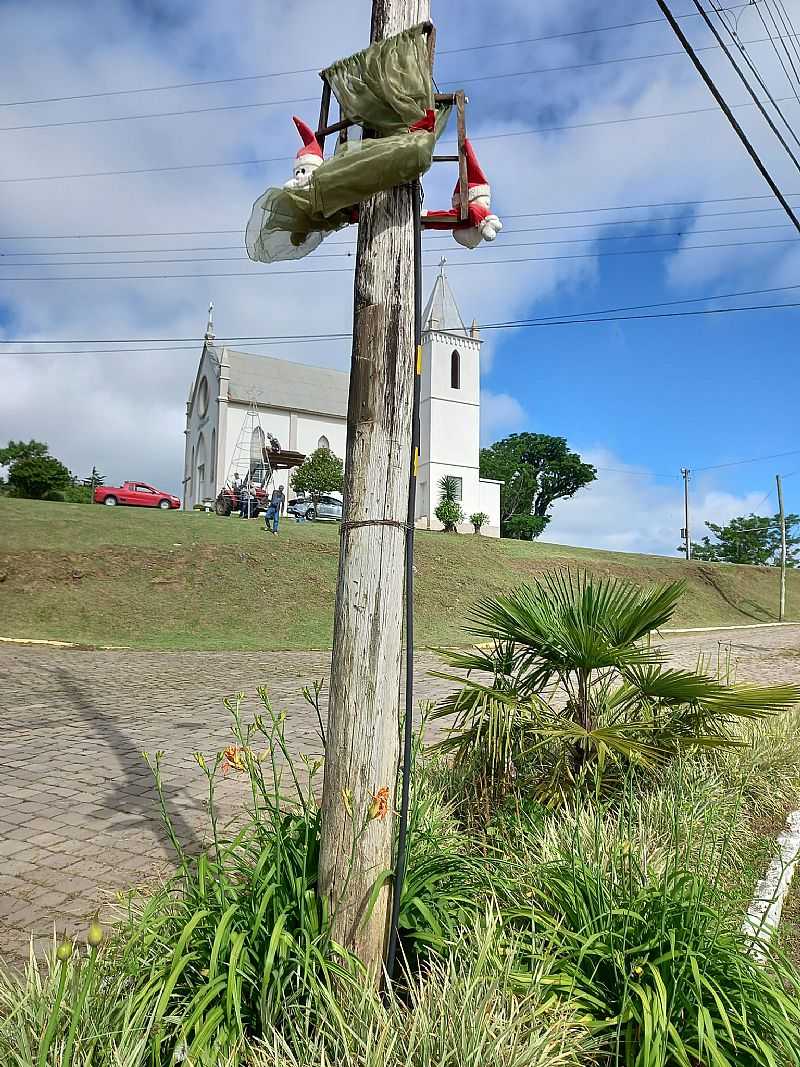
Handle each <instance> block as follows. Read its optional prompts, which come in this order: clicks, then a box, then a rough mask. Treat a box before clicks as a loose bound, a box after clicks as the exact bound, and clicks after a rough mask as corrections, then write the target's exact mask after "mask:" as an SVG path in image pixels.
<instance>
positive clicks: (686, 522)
mask: <svg viewBox="0 0 800 1067" xmlns="http://www.w3.org/2000/svg"><path fill="white" fill-rule="evenodd" d="M681 474H682V475H683V532H684V536H685V538H686V558H687V559H691V558H692V532H691V530H690V529H689V468H688V467H681Z"/></svg>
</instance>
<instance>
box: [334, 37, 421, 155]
mask: <svg viewBox="0 0 800 1067" xmlns="http://www.w3.org/2000/svg"><path fill="white" fill-rule="evenodd" d="M323 74H324V75H325V77H326V78H327V80H328V81H329V83H330V86H331V89H332V90H333V92H334V94H335V96H336V99H337V100H338V101H339V104H340V105H341V108H342V114H343V115H347V117H348V118H349V119H354V120H355V121H356V122H358V123H360V124H361V125H362V126H367V127H370V128H371V129H373V130H377V132H378V133H381V134H390V133H397V132H398V131H400V130H407V129H408V127H409V126H410V125H411V124H412V123H413V122H416V121H417V120H418V119H421V118H423V116H424V115H425V112H426V111H428V110H429V109H430V108H432V107H433V80H432V78H431V68H430V58H429V56H428V37H427V35H426V34H425V32H424V31H423V28H422V26H415V27H413V28H412V29H410V30H406V31H405V32H404V33H398V34H397V35H396V36H395V37H389V38H387V39H386V40H385V41H378V42H377V43H376V44H373V45H370V47H369V48H365V49H364V51H363V52H358V53H357V54H356V55H354V56H350V57H349V58H347V59H340V60H339V61H338V62H337V63H334V64H332V66H330V67H328V68H327V70H325V71H323Z"/></svg>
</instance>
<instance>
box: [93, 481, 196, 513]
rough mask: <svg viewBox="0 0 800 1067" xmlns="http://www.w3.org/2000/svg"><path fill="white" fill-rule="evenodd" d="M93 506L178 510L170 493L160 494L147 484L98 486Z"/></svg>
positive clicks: (176, 502) (175, 498)
mask: <svg viewBox="0 0 800 1067" xmlns="http://www.w3.org/2000/svg"><path fill="white" fill-rule="evenodd" d="M94 502H95V504H107V505H108V506H109V507H115V506H116V505H117V504H131V505H133V506H134V507H140V508H161V509H162V510H163V511H167V509H168V508H179V507H180V506H181V502H180V500H179V499H178V498H177V497H176V496H173V495H172V493H162V492H161V490H160V489H156V488H155V486H153V485H148V484H147V482H123V483H122V485H98V486H97V488H96V489H95V491H94Z"/></svg>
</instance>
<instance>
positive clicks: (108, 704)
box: [0, 626, 800, 966]
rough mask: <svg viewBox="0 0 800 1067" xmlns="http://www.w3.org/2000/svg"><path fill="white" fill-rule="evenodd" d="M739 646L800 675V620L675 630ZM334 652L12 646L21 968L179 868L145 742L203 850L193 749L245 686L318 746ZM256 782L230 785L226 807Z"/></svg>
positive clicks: (1, 665) (315, 749)
mask: <svg viewBox="0 0 800 1067" xmlns="http://www.w3.org/2000/svg"><path fill="white" fill-rule="evenodd" d="M721 641H722V642H724V644H725V646H727V645H729V644H732V646H733V655H734V656H735V658H736V660H737V662H738V664H739V670H738V675H739V677H740V679H745V678H746V679H748V680H752V681H760V682H765V683H766V682H778V681H790V680H795V681H800V626H798V627H787V628H784V629H780V630H777V629H764V630H757V629H753V630H734V631H725V632H723V631H716V632H714V633H708V634H691V635H682V636H680V637H677V636H676V637H672V638H671V639H670V647H671V650H672V653H673V656H674V658H675V661H676V663H679V664H680V665H684V666H694V665H695V663H696V659H697V655H698V653H699V652H701V651H702V652H704V653H707V654H708V655H709V656H711V657H712V658H713V659H714V661H716V656H717V653H718V650H719V647H720V642H721ZM329 661H330V656H329V654H328V653H322V652H320V653H312V652H306V653H296V652H292V653H261V654H250V653H204V652H181V653H147V652H128V651H125V652H122V651H120V652H80V651H71V650H65V649H48V648H35V647H27V646H19V645H3V646H0V742H1V743H2V748H1V749H0V751H1V752H2V763H3V774H2V777H1V778H0V944H1V945H2V953H3V957H4V959H5V960H6V962H7V963H9V964H10V965H12V966H18V965H19V964H20V962H21V961H22V959H23V957H24V955H25V954H26V952H27V944H28V941H29V938H30V936H31V934H33V935H34V936H35V937H36V939H37V944H44V943H45V942H46V939H47V938H48V937H51V936H52V929H53V924H54V923H56V924H57V925H58V927H59V929H61V928H62V927H66V928H67V929H72V928H74V927H75V926H76V925H79V924H82V923H83V922H84V921H85V919H86V916H87V915H89V914H91V913H92V912H93V911H94V910H95V908H96V907H97V906H99V905H102V904H103V903H106V902H109V901H111V900H113V897H114V894H115V892H116V891H118V890H120V889H124V888H126V887H130V886H132V885H136V884H139V883H143V882H146V881H148V880H149V879H152V878H153V877H154V876H157V875H158V874H159V873H162V872H164V871H166V870H167V869H168V867H169V862H170V848H169V844H168V842H167V840H166V837H165V834H164V832H163V828H162V825H161V821H160V818H159V815H158V811H157V807H156V798H155V793H154V789H153V781H152V775H151V773H150V771H149V769H148V768H147V766H146V764H145V763H144V761H143V759H142V756H141V753H142V751H143V750H144V751H148V752H151V753H154V752H156V751H158V750H161V751H163V752H164V763H163V766H164V778H165V784H166V792H167V799H168V804H169V807H170V811H171V813H172V815H173V819H174V822H175V826H176V829H177V832H178V835H179V837H180V838H181V839H182V840H183V841H184V842H186V843H187V844H189V845H190V846H191V845H193V846H195V847H196V846H197V845H198V844H199V842H200V841H202V839H203V834H204V830H205V827H206V807H205V796H206V792H205V780H204V778H203V776H202V774H201V773H200V771H199V769H198V767H197V766H196V764H195V762H194V760H193V758H192V752H193V751H195V750H198V749H199V750H201V751H204V752H206V753H213V752H218V751H220V750H221V749H222V748H224V747H225V745H227V744H228V743H229V742H230V740H231V735H230V715H229V712H228V711H227V710H226V709H225V708H224V707H223V704H222V700H223V698H224V697H225V696H228V695H231V694H233V693H235V692H237V691H240V690H241V691H243V692H245V693H246V694H247V698H246V701H245V703H244V705H243V710H244V712H245V715H247V713H248V712H250V713H252V711H253V710H254V709H255V707H256V705H257V689H258V687H259V686H260V685H263V684H266V685H268V687H269V692H270V696H271V698H272V701H273V704H274V706H275V708H276V710H286V712H287V718H286V737H287V741H288V743H289V746H290V749H291V751H292V752H293V753H296V754H300V753H306V754H308V755H319V754H321V744H320V740H319V737H318V726H317V720H316V715H315V713H314V711H313V710H312V709H311V708H310V707H309V706H308V705H307V704H306V703H305V702H304V701H303V700H302V697H301V690H302V687H303V685H306V684H309V683H311V682H313V681H314V680H315V679H317V678H322V677H325V676H326V675H327V673H328V670H329ZM436 663H437V661H436V659H435V657H433V656H431V655H429V654H425V653H423V654H420V655H418V656H417V659H416V671H415V675H416V684H417V693H418V695H419V698H420V700H425V699H432V698H434V697H435V696H436V695H437V694H439V693H441V692H442V691H443V690H444V689H445V688H446V683H443V682H441V681H439V680H437V679H434V678H431V677H430V675H429V674H428V672H429V671H430V669H431V668H432V667H434V666H435V665H436ZM245 788H246V787H245V783H244V782H243V781H242V780H241V779H237V778H236V776H230V777H229V778H228V779H227V780H225V781H224V782H223V783H222V784H221V787H220V801H221V807H222V812H223V816H227V815H229V814H230V815H233V814H234V812H235V811H236V810H237V808H238V807H239V805H240V803H241V801H242V799H243V797H244V790H245Z"/></svg>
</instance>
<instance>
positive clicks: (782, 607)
mask: <svg viewBox="0 0 800 1067" xmlns="http://www.w3.org/2000/svg"><path fill="white" fill-rule="evenodd" d="M775 481H776V483H777V486H778V519H779V521H780V524H781V593H780V600H779V602H778V621H779V622H783V617H784V615H785V614H786V514H785V512H784V510H783V485H782V484H781V476H780V474H776V475H775Z"/></svg>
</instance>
